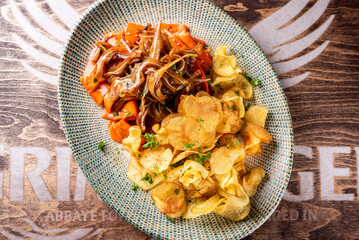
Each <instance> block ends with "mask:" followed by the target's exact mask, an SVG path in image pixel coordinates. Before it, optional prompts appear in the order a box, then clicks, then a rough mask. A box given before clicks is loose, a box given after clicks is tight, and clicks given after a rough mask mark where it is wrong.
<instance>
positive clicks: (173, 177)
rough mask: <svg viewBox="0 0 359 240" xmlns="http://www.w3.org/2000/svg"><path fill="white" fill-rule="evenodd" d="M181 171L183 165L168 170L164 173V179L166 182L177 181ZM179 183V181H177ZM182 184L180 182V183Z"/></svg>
mask: <svg viewBox="0 0 359 240" xmlns="http://www.w3.org/2000/svg"><path fill="white" fill-rule="evenodd" d="M182 172H183V165H182V166H179V167H176V168H174V169H172V170H169V171H167V172H166V173H165V178H164V180H166V181H168V182H177V181H178V182H179V178H180V176H181V174H182ZM179 183H180V182H179ZM181 184H182V183H181Z"/></svg>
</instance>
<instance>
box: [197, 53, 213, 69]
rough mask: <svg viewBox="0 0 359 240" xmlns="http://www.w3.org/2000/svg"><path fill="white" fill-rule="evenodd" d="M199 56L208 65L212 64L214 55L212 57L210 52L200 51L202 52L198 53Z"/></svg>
mask: <svg viewBox="0 0 359 240" xmlns="http://www.w3.org/2000/svg"><path fill="white" fill-rule="evenodd" d="M198 58H199V59H201V60H202V61H203V62H204V63H205V64H207V65H208V66H211V65H212V57H211V55H209V53H206V52H204V53H200V54H198Z"/></svg>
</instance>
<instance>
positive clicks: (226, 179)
mask: <svg viewBox="0 0 359 240" xmlns="http://www.w3.org/2000/svg"><path fill="white" fill-rule="evenodd" d="M215 176H216V179H217V181H218V186H219V187H221V188H222V189H224V190H226V191H227V192H228V193H230V194H232V195H235V194H236V190H235V184H236V183H238V176H237V171H236V170H235V169H234V168H233V167H232V168H231V169H230V170H229V171H228V172H226V173H224V174H215Z"/></svg>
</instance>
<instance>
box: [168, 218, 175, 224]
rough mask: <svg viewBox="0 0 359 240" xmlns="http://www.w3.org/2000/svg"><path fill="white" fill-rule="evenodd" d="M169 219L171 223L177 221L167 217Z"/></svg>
mask: <svg viewBox="0 0 359 240" xmlns="http://www.w3.org/2000/svg"><path fill="white" fill-rule="evenodd" d="M167 219H168V221H169V222H170V223H175V221H174V220H173V219H172V218H170V217H167Z"/></svg>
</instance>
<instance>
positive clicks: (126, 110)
mask: <svg viewBox="0 0 359 240" xmlns="http://www.w3.org/2000/svg"><path fill="white" fill-rule="evenodd" d="M138 112H139V110H138V105H137V102H136V100H130V101H127V102H126V103H125V104H124V105H123V107H122V109H121V115H125V116H126V120H128V121H132V120H136V118H137V115H138Z"/></svg>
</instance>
